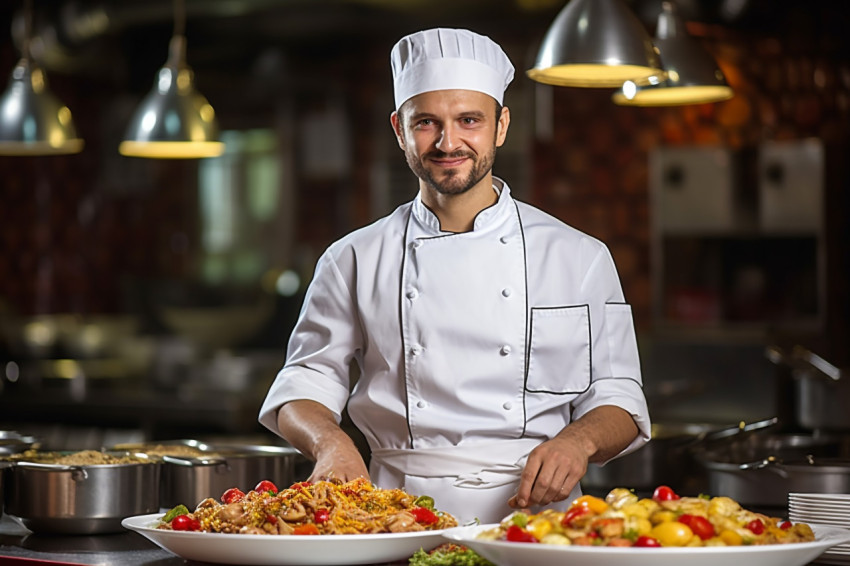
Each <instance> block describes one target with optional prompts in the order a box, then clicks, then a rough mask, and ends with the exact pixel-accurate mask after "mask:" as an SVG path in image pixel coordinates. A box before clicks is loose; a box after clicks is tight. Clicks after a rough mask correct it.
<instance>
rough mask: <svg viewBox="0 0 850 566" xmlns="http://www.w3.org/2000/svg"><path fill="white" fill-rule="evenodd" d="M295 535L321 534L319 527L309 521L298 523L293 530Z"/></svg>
mask: <svg viewBox="0 0 850 566" xmlns="http://www.w3.org/2000/svg"><path fill="white" fill-rule="evenodd" d="M292 534H294V535H317V534H319V527H317V526H316V525H314V524H313V523H307V524H306V525H298V526H297V527H295V528H294V529H293V531H292Z"/></svg>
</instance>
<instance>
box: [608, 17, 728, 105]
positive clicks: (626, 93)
mask: <svg viewBox="0 0 850 566" xmlns="http://www.w3.org/2000/svg"><path fill="white" fill-rule="evenodd" d="M655 35H656V37H655V39H654V43H655V46H656V47H657V48H658V50H659V52H660V55H661V62H662V63H663V64H664V69H665V70H666V71H667V78H666V79H664V80H658V81H656V83H657V84H650V85H638V84H636V83H634V82H626V83H624V84H623V87H622V89H621V90H620V91H619V92H617V93H615V94H614V96H613V100H614V102H615V103H616V104H620V105H622V106H680V105H684V104H705V103H709V102H720V101H722V100H728V99H730V98H732V96H734V92H733V91H732V89H731V88H730V87H729V85H728V84H726V78H725V77H724V76H723V72H722V71H721V70H720V67H718V66H717V62H716V61H715V60H714V58H713V57H712V56H711V54H710V53H709V52H708V51H707V50H706V49H705V48H704V47H703V46H702V45H700V43H699V42H698V41H697V39H696V38H694V37H692V36H691V35H689V34H688V32H687V31H686V30H685V22H684V20H683V19H682V18H681V17H680V16H679V13H678V10H677V8H676V5H675V4H674V3H673V2H672V1H664V2H662V3H661V14H660V15H659V16H658V28H657V31H656V34H655Z"/></svg>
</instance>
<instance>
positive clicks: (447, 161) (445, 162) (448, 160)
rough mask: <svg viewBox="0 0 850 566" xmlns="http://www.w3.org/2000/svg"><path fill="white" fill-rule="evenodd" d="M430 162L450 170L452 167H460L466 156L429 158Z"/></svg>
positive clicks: (466, 158) (467, 157)
mask: <svg viewBox="0 0 850 566" xmlns="http://www.w3.org/2000/svg"><path fill="white" fill-rule="evenodd" d="M429 159H430V161H431V162H432V163H434V164H435V165H439V166H440V167H445V168H447V169H451V168H452V167H460V165H462V164H463V163H464V162H465V161H466V160H468V159H469V156H468V155H452V156H439V157H438V156H431V157H430V158H429Z"/></svg>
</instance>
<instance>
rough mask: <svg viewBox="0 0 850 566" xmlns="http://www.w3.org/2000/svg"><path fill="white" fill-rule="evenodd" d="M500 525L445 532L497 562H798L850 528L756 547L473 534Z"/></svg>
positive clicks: (849, 535)
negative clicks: (564, 542) (560, 542)
mask: <svg viewBox="0 0 850 566" xmlns="http://www.w3.org/2000/svg"><path fill="white" fill-rule="evenodd" d="M496 526H498V525H495V524H494V525H478V526H473V527H456V528H454V529H448V530H447V531H445V533H444V536H445V537H446V538H447V539H449V540H452V541H455V542H457V543H459V544H463V545H466V546H468V547H470V548H472V549H473V550H475V551H476V552H477V553H478V554H480V555H481V556H483V557H484V558H487V559H488V560H490V561H491V562H493V563H495V564H496V565H497V566H530V565H532V564H533V565H534V566H565V565H569V566H623V565H624V564H628V565H629V566H682V565H683V564H687V566H718V565H719V564H746V566H802V565H803V564H807V563H808V562H811V561H812V560H814V559H815V558H816V557H817V556H819V555H820V554H822V553H823V551H824V550H826V549H827V548H829V547H831V546H833V545H836V544H841V543H846V542H850V531H847V530H845V529H836V528H833V527H825V526H821V525H812V530H813V531H814V532H815V537H816V538H817V540H815V541H814V542H801V543H794V544H773V545H760V546H712V547H695V548H678V547H665V548H633V547H632V548H623V547H619V548H617V547H613V548H612V547H609V546H555V545H546V544H528V543H518V542H504V541H487V540H479V539H477V538H475V537H476V535H477V534H478V533H480V532H481V531H484V530H487V529H491V528H494V527H496Z"/></svg>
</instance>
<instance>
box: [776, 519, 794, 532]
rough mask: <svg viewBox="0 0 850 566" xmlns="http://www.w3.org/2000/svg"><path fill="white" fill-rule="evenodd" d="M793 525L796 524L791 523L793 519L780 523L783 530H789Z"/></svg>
mask: <svg viewBox="0 0 850 566" xmlns="http://www.w3.org/2000/svg"><path fill="white" fill-rule="evenodd" d="M793 526H794V525H793V524H792V523H791V521H782V522H781V523H779V528H780V529H782V530H783V531H787V530H788V529H790V528H791V527H793Z"/></svg>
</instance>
